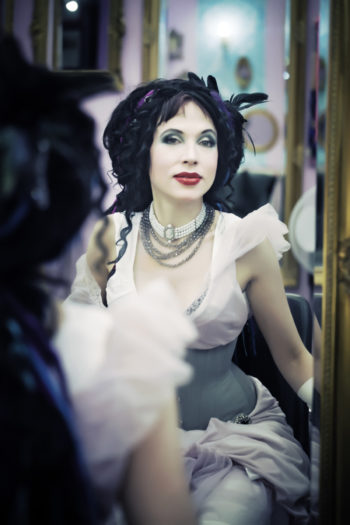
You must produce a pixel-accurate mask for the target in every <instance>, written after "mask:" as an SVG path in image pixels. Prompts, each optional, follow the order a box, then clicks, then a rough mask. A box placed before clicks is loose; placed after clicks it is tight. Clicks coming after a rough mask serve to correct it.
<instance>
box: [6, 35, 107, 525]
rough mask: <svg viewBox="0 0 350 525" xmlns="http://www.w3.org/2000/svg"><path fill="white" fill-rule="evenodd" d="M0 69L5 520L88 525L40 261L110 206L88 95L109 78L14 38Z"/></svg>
mask: <svg viewBox="0 0 350 525" xmlns="http://www.w3.org/2000/svg"><path fill="white" fill-rule="evenodd" d="M0 71H1V82H0V252H1V257H0V399H1V403H0V426H1V428H2V433H1V438H0V439H1V443H0V450H1V454H0V456H1V465H2V468H1V475H0V485H1V487H2V492H3V497H4V502H6V504H5V503H4V505H2V507H1V512H0V514H1V517H2V519H1V520H0V521H1V522H2V523H5V522H6V523H8V522H10V521H11V523H13V524H17V523H18V524H20V523H28V524H32V523H37V522H38V521H37V520H38V516H40V520H41V521H44V522H45V523H47V524H51V523H77V524H78V523H84V524H89V525H90V524H93V523H95V522H96V521H95V509H94V508H93V505H92V502H93V498H91V493H90V488H89V485H88V483H87V481H86V480H87V477H85V473H84V468H83V463H82V462H81V458H80V451H79V449H78V448H77V439H76V435H75V431H74V425H73V424H72V421H73V418H72V415H70V414H71V412H70V403H69V396H68V393H67V388H66V385H65V378H64V375H63V373H62V370H61V367H60V363H59V360H58V358H57V355H56V353H55V351H54V349H53V348H52V347H51V343H50V339H51V336H52V332H53V331H54V329H55V312H56V308H54V306H53V305H52V302H51V294H50V293H49V289H48V286H47V285H48V280H47V279H45V276H44V274H43V272H42V269H41V266H42V264H43V263H46V262H48V261H50V260H52V259H54V258H56V257H57V256H58V255H59V254H61V252H62V251H63V250H64V249H65V248H66V247H67V245H68V243H69V242H70V241H71V239H72V238H73V237H74V236H75V234H76V233H77V232H78V231H79V229H80V227H81V225H82V223H83V222H84V220H85V219H86V218H87V216H88V215H89V214H90V213H91V211H92V210H93V209H95V210H97V211H98V213H99V214H100V215H102V209H101V203H102V199H103V197H104V194H105V190H106V185H105V183H104V181H103V178H102V175H101V171H100V167H99V153H98V150H97V148H96V147H95V145H94V122H93V120H92V119H91V118H90V117H89V116H87V115H86V114H85V113H84V112H83V111H82V110H81V108H80V103H81V100H82V99H83V98H84V97H85V96H87V95H90V94H92V93H94V92H99V91H101V89H102V88H103V89H105V88H106V87H107V86H106V85H103V86H101V85H100V84H99V83H95V84H94V83H93V82H90V84H89V86H88V88H87V87H86V80H83V79H81V78H77V77H75V76H69V75H68V76H67V75H65V74H62V73H53V72H50V71H48V70H47V69H45V68H42V67H38V66H34V65H31V64H29V63H27V62H26V61H25V60H24V58H23V56H22V54H21V51H20V49H19V46H18V44H17V43H16V41H15V40H14V39H12V38H10V37H4V38H3V39H0ZM53 377H54V378H55V388H53V387H52V378H53ZM50 378H51V382H50ZM90 503H91V505H90Z"/></svg>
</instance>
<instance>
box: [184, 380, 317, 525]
mask: <svg viewBox="0 0 350 525" xmlns="http://www.w3.org/2000/svg"><path fill="white" fill-rule="evenodd" d="M251 379H252V381H253V382H254V385H255V388H256V393H257V402H256V406H255V408H254V409H253V411H252V412H251V413H250V414H249V419H250V422H249V423H248V424H239V423H234V422H232V421H221V420H220V419H217V418H211V419H210V421H209V424H208V427H207V429H206V430H189V431H185V430H180V433H181V440H182V447H183V453H184V458H185V466H186V471H187V474H188V479H189V483H190V488H191V491H192V494H193V498H194V501H195V504H196V506H197V509H198V513H199V516H200V519H201V521H200V523H201V524H203V525H209V524H212V525H214V524H216V525H219V524H231V525H254V524H259V525H264V524H265V523H266V524H270V523H271V515H272V513H273V508H274V507H275V506H276V504H278V505H279V506H280V507H283V508H284V509H285V510H286V511H287V512H288V514H290V515H292V516H293V517H294V519H295V521H294V523H298V524H307V523H308V519H309V512H308V506H309V491H310V481H309V458H308V456H307V455H306V454H305V452H304V450H303V449H302V447H301V445H300V443H299V442H298V441H297V440H296V439H295V438H294V436H293V432H292V429H291V428H290V426H289V425H288V424H287V422H286V417H285V415H284V413H283V412H282V410H281V409H280V407H279V404H278V402H277V401H276V399H275V398H274V397H273V396H272V395H271V394H270V392H269V391H268V390H267V389H266V388H265V387H264V386H263V385H262V383H261V382H260V381H259V380H258V379H256V378H253V377H252V378H251ZM278 525H280V524H279V523H278Z"/></svg>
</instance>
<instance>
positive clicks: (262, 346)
mask: <svg viewBox="0 0 350 525" xmlns="http://www.w3.org/2000/svg"><path fill="white" fill-rule="evenodd" d="M287 299H288V304H289V307H290V310H291V312H292V315H293V319H294V322H295V324H296V327H297V329H298V332H299V335H300V337H301V339H302V341H303V343H304V345H305V346H306V348H307V349H308V350H309V351H310V352H311V348H312V329H313V314H312V310H311V308H310V305H309V303H308V301H307V300H306V299H305V298H304V297H302V296H301V295H298V294H293V293H287ZM233 362H234V363H236V364H237V365H238V366H239V367H240V368H241V369H242V370H243V371H244V372H245V373H246V374H249V375H252V376H254V377H257V378H258V379H259V380H260V381H261V382H262V383H263V384H264V385H265V386H266V388H268V390H269V391H270V392H271V394H272V395H273V396H274V397H275V398H276V399H277V400H278V402H279V404H280V406H281V408H282V410H283V412H284V413H285V414H286V418H287V422H288V423H289V425H290V426H291V427H292V429H293V431H294V435H295V437H296V438H297V439H298V440H299V441H300V443H301V445H302V446H303V448H304V450H305V451H306V452H307V453H308V454H309V413H308V407H307V405H306V404H305V403H304V402H303V401H301V399H299V397H298V396H297V394H296V393H295V392H294V390H293V389H292V388H291V387H290V386H289V384H288V383H287V381H286V380H285V379H284V377H283V376H282V374H281V372H280V371H279V369H278V368H277V366H276V364H275V362H274V360H273V358H272V355H271V353H270V350H269V347H268V346H267V343H266V341H265V339H264V336H263V335H262V333H261V331H260V329H259V327H258V325H257V323H256V321H255V319H254V317H251V318H250V319H249V320H248V322H247V323H246V325H245V327H244V329H243V331H242V333H241V335H240V337H239V339H238V341H237V346H236V351H235V353H234V356H233Z"/></svg>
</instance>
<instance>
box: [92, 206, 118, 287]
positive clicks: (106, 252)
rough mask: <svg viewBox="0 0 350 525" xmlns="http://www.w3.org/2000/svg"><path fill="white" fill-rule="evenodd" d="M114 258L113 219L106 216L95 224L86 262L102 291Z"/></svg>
mask: <svg viewBox="0 0 350 525" xmlns="http://www.w3.org/2000/svg"><path fill="white" fill-rule="evenodd" d="M115 258H116V247H115V225H114V220H113V217H112V216H110V215H108V216H107V217H104V218H103V219H100V220H99V221H97V223H96V224H95V226H94V228H93V231H92V234H91V236H90V239H89V243H88V248H87V252H86V261H87V263H88V266H89V268H90V271H91V273H92V274H93V276H94V277H95V279H96V281H97V282H98V284H99V285H100V287H101V289H104V288H105V286H106V282H107V276H108V273H109V271H110V269H111V268H110V265H109V264H108V263H109V262H110V261H113V260H114V259H115Z"/></svg>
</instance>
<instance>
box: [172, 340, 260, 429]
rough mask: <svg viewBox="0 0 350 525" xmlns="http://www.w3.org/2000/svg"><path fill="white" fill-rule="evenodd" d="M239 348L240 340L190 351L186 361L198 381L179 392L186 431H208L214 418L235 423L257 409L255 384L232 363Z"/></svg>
mask: <svg viewBox="0 0 350 525" xmlns="http://www.w3.org/2000/svg"><path fill="white" fill-rule="evenodd" d="M235 347H236V340H235V341H232V342H231V343H228V344H227V345H224V346H218V347H216V348H211V349H209V350H197V349H194V348H190V349H189V350H188V353H187V358H186V361H187V362H189V363H190V364H191V365H192V366H193V370H194V377H193V379H192V381H191V382H190V383H189V384H188V385H185V386H183V387H181V388H179V389H178V399H179V410H180V424H181V427H182V428H183V429H185V430H194V429H197V430H200V429H202V430H204V429H206V428H207V425H208V422H209V419H210V418H211V417H216V418H218V419H221V420H222V421H231V420H234V419H235V417H236V416H238V415H239V414H242V413H243V414H246V415H247V414H249V413H250V412H251V411H252V410H253V408H254V407H255V404H256V391H255V386H254V383H253V381H252V380H251V378H250V377H249V376H247V375H246V374H245V373H244V372H242V370H241V369H240V368H238V366H237V365H235V364H234V363H232V356H233V353H234V350H235Z"/></svg>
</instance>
